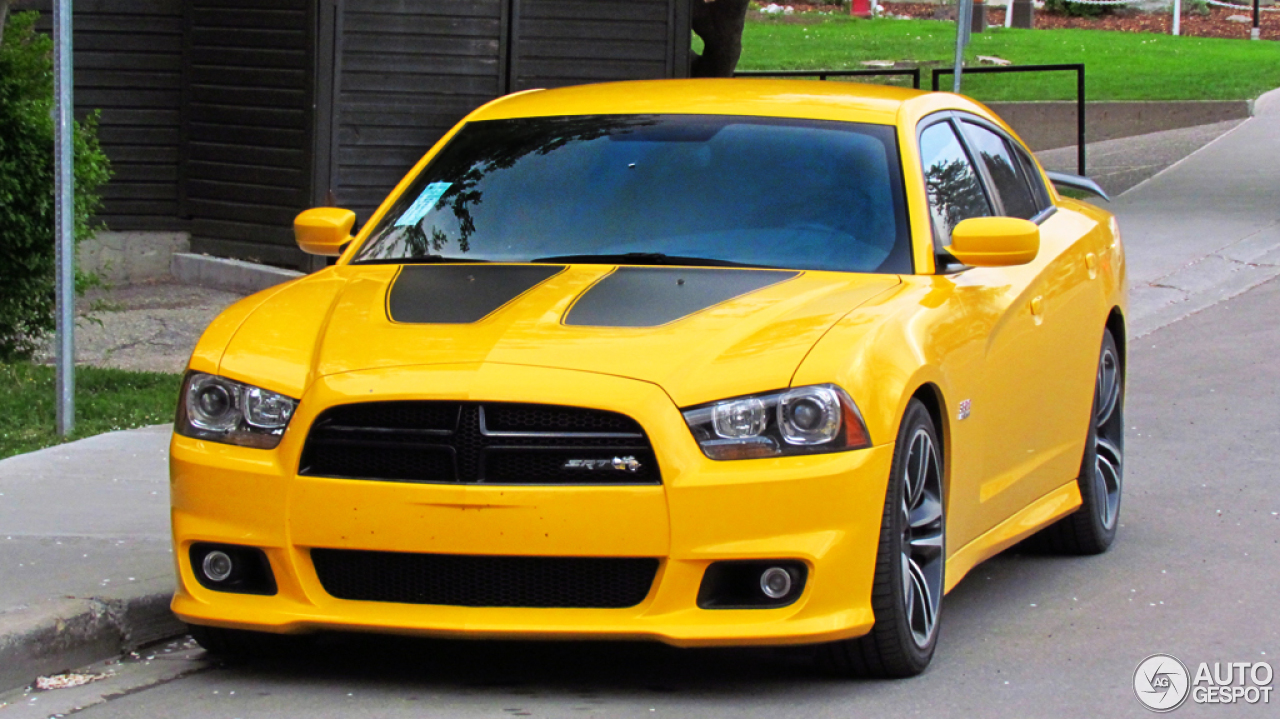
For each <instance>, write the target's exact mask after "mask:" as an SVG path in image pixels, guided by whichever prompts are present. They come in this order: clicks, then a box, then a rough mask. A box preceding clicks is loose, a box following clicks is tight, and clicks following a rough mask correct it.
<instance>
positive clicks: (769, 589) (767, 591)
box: [760, 567, 791, 599]
mask: <svg viewBox="0 0 1280 719" xmlns="http://www.w3.org/2000/svg"><path fill="white" fill-rule="evenodd" d="M760 591H762V592H764V595H765V596H766V597H768V598H770V599H782V598H783V597H785V596H787V595H788V594H790V593H791V573H790V572H788V571H787V570H785V569H783V568H782V567H769V568H768V569H766V570H764V571H763V572H761V573H760Z"/></svg>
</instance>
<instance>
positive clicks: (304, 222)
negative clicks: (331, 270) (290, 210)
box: [293, 207, 356, 257]
mask: <svg viewBox="0 0 1280 719" xmlns="http://www.w3.org/2000/svg"><path fill="white" fill-rule="evenodd" d="M355 224H356V213H354V212H352V211H351V210H341V209H338V208H336V207H313V208H311V209H310V210H307V211H306V212H303V213H302V214H300V215H298V217H297V219H295V220H294V221H293V236H294V238H295V239H297V241H298V247H301V248H302V251H303V252H305V253H307V254H309V255H325V256H329V257H337V256H338V255H340V254H342V246H343V245H345V244H347V243H348V242H350V241H351V228H352V226H354V225H355Z"/></svg>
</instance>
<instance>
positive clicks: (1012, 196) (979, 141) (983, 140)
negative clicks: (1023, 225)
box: [964, 122, 1040, 220]
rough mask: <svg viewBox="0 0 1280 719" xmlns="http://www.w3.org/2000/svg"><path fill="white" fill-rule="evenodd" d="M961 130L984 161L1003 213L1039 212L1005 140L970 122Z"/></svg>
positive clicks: (1024, 216) (1023, 214) (1025, 215)
mask: <svg viewBox="0 0 1280 719" xmlns="http://www.w3.org/2000/svg"><path fill="white" fill-rule="evenodd" d="M964 132H965V134H966V135H967V136H968V137H969V144H970V146H971V147H973V149H974V152H976V153H978V156H979V157H981V158H982V164H984V165H986V168H987V174H988V175H990V177H991V184H992V185H994V186H995V192H996V194H997V195H999V197H1000V204H1001V205H1002V206H1003V207H1004V214H1005V215H1007V216H1009V217H1021V218H1022V219H1024V220H1029V219H1031V218H1032V217H1035V216H1036V215H1037V214H1039V213H1040V207H1039V206H1038V205H1037V203H1036V200H1035V198H1034V197H1032V196H1031V186H1030V185H1028V184H1027V172H1026V170H1025V169H1023V167H1022V164H1021V163H1020V162H1018V160H1017V158H1016V157H1014V154H1013V150H1012V149H1011V148H1010V147H1009V143H1007V142H1005V139H1004V138H1003V137H1001V136H999V135H997V134H996V133H994V132H992V131H990V130H988V129H987V128H985V127H983V126H981V125H975V124H974V123H972V122H966V123H964Z"/></svg>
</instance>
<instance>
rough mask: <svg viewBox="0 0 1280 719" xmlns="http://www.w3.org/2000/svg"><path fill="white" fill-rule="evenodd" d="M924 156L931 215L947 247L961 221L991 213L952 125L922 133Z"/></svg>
mask: <svg viewBox="0 0 1280 719" xmlns="http://www.w3.org/2000/svg"><path fill="white" fill-rule="evenodd" d="M920 157H921V160H922V162H923V164H924V179H925V189H926V190H927V191H928V193H929V213H930V214H931V215H932V216H933V226H934V229H935V230H936V231H937V236H938V239H939V240H940V241H941V242H942V243H943V244H946V243H947V242H948V241H949V240H950V239H951V230H952V229H954V228H955V226H956V225H958V224H960V221H961V220H967V219H969V218H970V217H986V216H988V215H990V214H991V207H990V205H988V204H987V196H986V194H984V193H983V191H982V181H981V180H979V179H978V173H977V172H976V171H974V169H973V165H972V164H971V163H970V162H969V156H968V155H966V154H965V151H964V147H963V146H962V145H961V144H960V139H959V138H957V137H956V133H955V131H954V130H953V129H952V128H951V123H949V122H939V123H937V124H936V125H931V126H929V127H928V128H926V129H925V131H924V132H922V133H920Z"/></svg>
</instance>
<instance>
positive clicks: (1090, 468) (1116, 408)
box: [1035, 330, 1124, 555]
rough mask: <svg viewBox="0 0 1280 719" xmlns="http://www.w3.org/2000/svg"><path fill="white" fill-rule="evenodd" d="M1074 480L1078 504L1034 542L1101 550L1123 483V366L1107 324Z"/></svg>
mask: <svg viewBox="0 0 1280 719" xmlns="http://www.w3.org/2000/svg"><path fill="white" fill-rule="evenodd" d="M1076 481H1077V483H1078V484H1079V487H1080V499H1081V504H1080V509H1078V510H1077V511H1076V512H1074V513H1073V514H1070V515H1068V516H1066V517H1063V518H1062V519H1061V520H1059V521H1058V522H1057V523H1056V524H1053V525H1052V526H1050V527H1048V528H1046V529H1045V530H1043V531H1042V532H1041V533H1040V534H1039V535H1038V536H1037V537H1036V540H1037V541H1036V542H1035V544H1036V545H1038V547H1039V548H1041V549H1046V550H1049V551H1051V552H1054V553H1057V554H1074V555H1089V554H1102V553H1103V552H1105V551H1107V549H1108V548H1110V547H1111V543H1112V542H1114V541H1115V538H1116V528H1117V527H1118V526H1119V524H1120V497H1121V493H1122V491H1123V489H1124V370H1123V367H1122V365H1121V363H1120V352H1119V350H1117V348H1116V341H1115V338H1114V337H1112V335H1111V330H1104V331H1103V334H1102V350H1101V352H1100V353H1099V355H1098V372H1097V375H1096V377H1095V381H1094V391H1093V412H1092V415H1091V417H1090V420H1089V436H1088V439H1087V440H1086V441H1085V448H1084V459H1083V460H1082V461H1081V463H1080V476H1079V478H1078V479H1077V480H1076Z"/></svg>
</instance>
